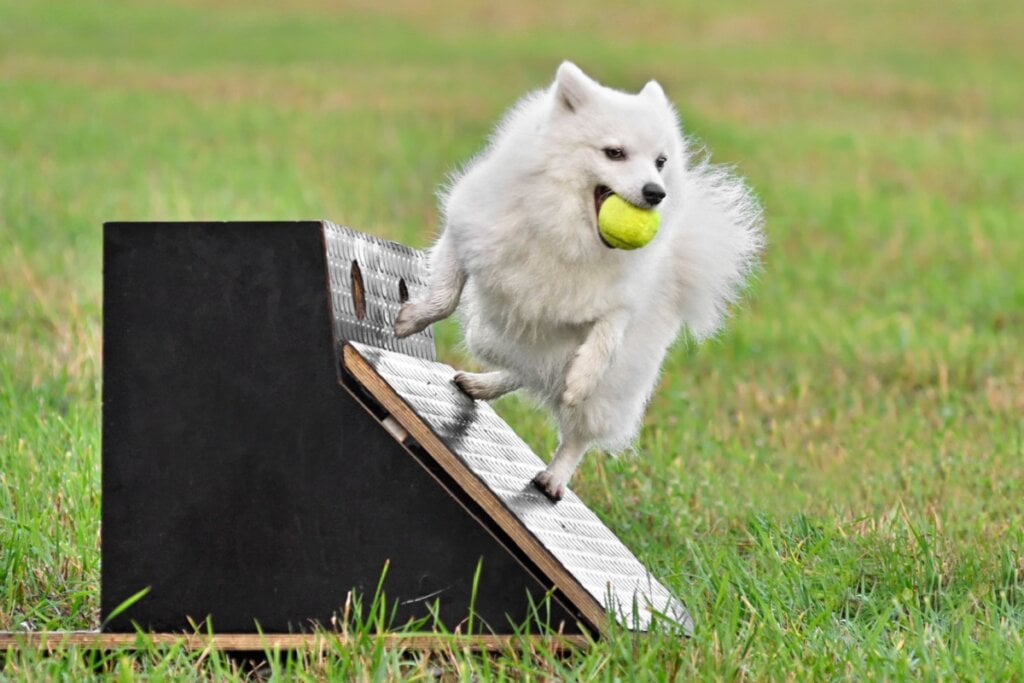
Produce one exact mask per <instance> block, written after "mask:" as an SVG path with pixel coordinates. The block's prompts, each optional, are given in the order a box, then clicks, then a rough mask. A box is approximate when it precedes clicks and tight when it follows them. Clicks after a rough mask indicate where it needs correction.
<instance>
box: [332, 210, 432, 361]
mask: <svg viewBox="0 0 1024 683" xmlns="http://www.w3.org/2000/svg"><path fill="white" fill-rule="evenodd" d="M323 226H324V243H325V245H326V248H327V271H328V275H329V278H330V286H331V312H332V315H333V322H334V338H335V341H337V342H338V343H339V344H340V343H341V342H344V341H353V342H361V343H363V344H371V345H373V346H377V347H380V348H383V349H390V350H392V351H400V352H402V353H405V354H408V355H410V356H416V357H417V358H426V359H429V360H434V359H435V358H436V357H437V356H436V354H435V350H434V333H433V332H432V331H431V329H430V328H429V327H428V328H427V329H426V330H424V331H423V332H419V333H417V334H414V335H411V336H409V337H407V338H405V339H398V338H397V337H395V334H394V330H393V326H394V321H395V316H396V315H397V314H398V309H399V307H400V306H401V305H402V299H401V297H400V294H399V292H400V289H401V287H402V285H401V284H400V283H402V282H404V286H405V289H406V290H407V291H410V292H412V291H417V290H420V289H421V288H424V287H426V281H425V280H424V273H425V272H426V256H427V255H426V253H425V252H422V251H418V250H416V249H412V248H410V247H407V246H405V245H403V244H398V243H396V242H389V241H387V240H384V239H380V238H379V237H374V236H372V235H366V234H363V233H361V232H356V231H355V230H350V229H348V228H345V227H342V226H340V225H336V224H334V223H331V222H330V221H323ZM353 262H356V263H358V264H359V271H360V274H361V277H362V282H363V291H364V299H365V302H366V306H365V313H364V315H363V316H362V317H360V316H359V315H357V312H356V306H355V302H354V299H353V291H352V263H353Z"/></svg>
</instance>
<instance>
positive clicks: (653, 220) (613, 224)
mask: <svg viewBox="0 0 1024 683" xmlns="http://www.w3.org/2000/svg"><path fill="white" fill-rule="evenodd" d="M660 224H661V214H659V213H658V212H657V211H651V210H648V209H641V208H638V207H636V206H633V205H632V204H630V203H629V202H627V201H626V200H625V199H623V198H622V197H620V196H619V195H617V194H613V195H611V196H610V197H608V199H605V200H604V203H603V204H601V211H600V212H599V213H598V215H597V228H598V230H599V231H600V232H601V237H603V238H604V241H605V242H607V243H608V244H609V245H610V246H613V247H615V248H616V249H639V248H640V247H642V246H644V245H645V244H647V243H648V242H650V241H651V240H653V239H654V236H655V235H657V234H658V226H659V225H660Z"/></svg>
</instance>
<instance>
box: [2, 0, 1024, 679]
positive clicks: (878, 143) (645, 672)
mask: <svg viewBox="0 0 1024 683" xmlns="http://www.w3.org/2000/svg"><path fill="white" fill-rule="evenodd" d="M678 5H679V6H677V4H676V3H670V2H658V3H653V4H652V5H651V6H650V7H645V6H642V5H635V6H633V7H632V8H629V9H627V8H626V6H625V5H623V6H622V7H618V8H614V7H608V8H603V9H601V8H597V7H595V6H594V5H593V3H590V2H583V1H582V0H570V1H569V2H566V3H561V4H557V5H556V4H553V3H505V4H504V5H503V6H501V7H492V8H488V9H483V8H480V7H476V6H471V5H470V4H469V3H465V2H463V1H461V0H448V1H446V2H443V3H429V4H428V3H418V2H412V1H411V0H402V1H401V2H394V3H375V2H369V1H366V0H364V1H360V2H356V3H354V4H352V5H351V6H345V7H343V6H342V4H341V3H331V2H327V0H304V1H303V2H299V3H292V4H290V5H289V7H290V8H289V9H287V10H285V9H282V4H281V3H273V2H271V1H270V0H263V1H262V2H241V1H240V0H239V1H237V2H236V1H232V0H219V1H216V2H198V1H191V2H165V3H158V2H152V1H147V2H138V3H128V2H98V1H94V0H76V1H73V2H71V1H69V2H50V1H46V2H19V1H17V0H0V630H3V629H23V628H31V629H81V628H91V627H95V626H96V623H97V607H98V579H99V571H100V567H99V537H100V529H99V510H100V497H99V454H100V429H99V416H100V404H99V382H100V379H99V377H100V373H99V370H100V364H101V344H100V310H101V306H100V304H101V297H102V292H101V288H100V275H101V249H100V247H101V230H100V226H101V224H102V222H103V221H105V220H113V219H123V220H131V219H225V220H227V219H274V218H278V219H297V218H318V217H324V218H331V219H333V220H336V221H339V222H342V223H346V224H348V225H351V226H353V227H356V228H359V229H362V230H366V231H369V232H373V233H376V234H379V235H382V236H385V237H389V238H393V239H398V240H401V241H405V242H408V243H411V244H413V245H417V246H424V245H426V244H427V243H428V242H429V240H430V239H431V236H432V235H433V233H434V231H435V230H436V227H437V217H436V212H435V200H434V194H433V193H434V191H435V189H436V188H437V187H438V185H439V184H440V183H441V182H442V181H443V178H444V176H445V174H446V173H447V172H448V171H449V170H450V169H451V168H453V167H454V166H455V165H457V164H458V163H460V162H462V161H464V160H466V159H467V158H468V157H469V156H470V155H472V154H473V152H474V151H475V150H477V149H478V148H479V147H480V146H481V144H482V142H483V140H484V137H485V135H486V134H487V132H488V130H489V128H490V127H491V125H492V124H493V122H494V121H495V119H496V118H497V117H498V116H499V115H500V114H501V112H502V111H503V110H504V109H505V108H506V107H507V106H508V105H510V104H511V103H512V102H513V101H514V100H515V99H516V98H517V97H518V96H519V95H520V94H522V93H523V92H525V91H526V90H527V89H530V88H534V87H539V86H543V85H545V84H546V83H547V82H548V81H549V80H550V78H551V77H552V75H553V73H554V69H555V67H556V66H557V64H558V62H559V61H560V60H562V59H564V58H572V59H574V60H575V61H577V62H578V63H580V64H581V65H582V66H583V67H584V68H585V69H588V70H589V71H591V72H592V73H593V74H595V75H596V76H598V77H599V78H601V79H602V80H604V81H605V82H607V83H609V84H611V85H615V86H618V87H622V88H626V89H638V88H639V87H640V86H641V85H642V84H643V83H644V82H645V81H646V80H647V79H649V78H652V77H654V78H657V79H659V80H660V81H661V82H662V84H663V85H664V86H665V89H666V90H667V92H668V93H669V94H670V96H671V97H672V98H673V99H674V100H675V101H676V102H677V103H678V106H679V109H680V113H681V115H682V118H683V121H684V126H685V127H686V129H687V131H688V132H689V133H690V134H693V135H695V136H697V137H698V138H699V139H701V140H702V141H704V142H705V143H706V144H707V145H708V147H709V148H710V149H711V150H713V153H714V155H713V158H714V159H715V160H716V161H719V162H723V163H729V164H733V165H735V166H736V167H737V168H738V169H739V170H740V172H741V173H743V174H744V175H745V176H747V177H748V178H749V179H750V182H751V183H752V185H753V186H754V188H755V189H756V191H757V193H758V194H759V196H760V197H761V198H762V200H763V202H764V204H765V207H766V216H767V224H768V235H769V239H770V248H769V250H768V252H767V254H766V260H765V267H764V269H763V271H762V272H761V274H760V276H759V279H758V280H757V282H756V283H755V284H754V286H753V288H752V290H751V292H750V296H749V297H748V298H747V300H746V302H745V303H744V304H743V305H742V306H741V307H740V308H739V309H738V310H737V312H736V315H735V317H734V320H733V321H732V323H731V325H730V327H729V328H728V330H727V331H726V332H725V333H724V334H723V335H721V337H720V338H719V339H717V340H715V341H713V342H711V343H708V344H706V345H704V346H702V347H700V348H689V347H685V346H680V347H678V348H676V350H675V351H674V353H673V354H672V355H671V358H670V360H669V362H668V364H667V367H666V369H665V370H666V371H665V373H664V378H663V380H662V382H661V385H660V387H659V389H658V391H657V394H656V398H655V399H654V401H653V403H652V405H651V407H650V411H649V413H648V416H647V420H646V427H645V429H644V432H643V434H642V436H641V439H640V442H639V444H638V450H639V452H640V454H641V457H638V458H624V459H619V460H610V459H604V458H600V457H590V458H588V459H587V460H586V461H585V463H584V465H583V467H582V469H581V471H580V473H579V475H578V478H577V480H576V481H575V489H576V490H577V492H578V493H579V494H580V495H581V496H582V497H583V498H584V499H585V500H586V501H588V502H589V503H590V504H591V505H592V507H593V508H594V509H595V510H596V511H598V513H599V514H600V515H601V516H602V517H603V518H604V519H605V520H606V521H607V522H608V524H609V525H610V526H611V527H612V528H613V529H614V530H615V531H616V532H617V533H619V534H620V536H621V537H622V539H623V540H624V541H625V542H626V544H627V545H628V546H630V547H631V548H633V549H634V550H635V551H636V552H637V554H638V555H639V556H640V557H641V558H642V559H643V560H644V561H645V562H647V563H648V564H649V566H650V567H651V568H652V570H653V571H654V573H655V574H656V575H658V576H660V577H662V578H663V579H664V580H665V582H666V584H668V585H669V586H670V588H672V589H673V590H674V591H675V592H676V593H677V594H678V595H679V596H680V597H682V598H683V599H684V601H685V602H686V603H687V604H688V605H689V607H690V609H691V611H692V612H693V614H694V616H695V618H696V621H697V624H698V625H697V631H696V634H695V637H694V638H692V639H691V640H689V641H685V642H681V641H680V640H679V639H678V638H677V637H676V635H675V634H672V633H668V632H666V633H659V634H655V635H652V636H651V637H649V638H646V639H640V640H634V639H633V638H632V637H630V636H628V635H625V634H623V635H615V636H613V637H611V638H610V639H608V640H607V641H604V642H601V643H600V644H598V645H596V646H595V647H593V648H591V649H590V650H589V651H587V652H586V653H579V654H576V655H574V656H570V657H569V658H567V659H558V658H555V657H553V656H552V655H551V654H550V653H546V652H535V653H530V652H525V653H524V652H516V651H510V652H508V653H506V654H505V655H503V656H500V657H496V658H493V659H491V658H480V657H474V656H471V655H468V654H463V653H455V654H452V655H450V656H447V657H442V658H439V659H435V660H430V661H428V660H424V659H416V658H412V659H408V658H406V659H403V658H402V656H401V654H400V653H397V652H388V651H382V650H379V649H377V648H375V647H373V645H372V642H371V643H364V644H363V645H362V646H360V647H357V648H353V649H352V650H351V651H348V652H341V653H337V654H336V655H335V656H333V657H328V658H326V659H324V658H318V657H316V656H313V655H311V656H309V657H304V658H298V659H295V660H292V661H287V662H285V661H281V662H277V665H276V668H275V674H280V675H289V674H291V675H294V674H301V675H304V676H308V677H310V678H313V677H332V676H333V677H338V678H342V679H346V678H359V679H366V680H369V679H371V678H372V679H374V680H381V679H388V678H402V677H410V678H415V677H422V678H430V677H431V676H432V675H433V673H434V669H433V668H432V667H435V666H439V667H441V671H443V672H447V673H448V674H450V675H451V676H452V677H462V678H466V679H467V680H468V679H470V678H472V677H474V676H478V677H482V678H490V677H499V676H509V677H524V678H532V677H541V678H543V677H556V678H572V677H576V676H578V677H580V678H585V679H590V678H599V679H607V680H630V679H634V678H656V679H673V678H677V677H678V678H684V679H688V678H694V677H699V678H709V679H729V680H733V679H754V680H759V679H784V678H791V679H833V678H839V679H853V680H863V679H868V678H873V679H902V678H951V677H962V678H966V679H978V680H1008V679H1015V680H1022V679H1024V530H1022V525H1024V508H1022V505H1024V504H1022V501H1024V218H1022V217H1024V146H1022V144H1021V140H1022V139H1024V114H1022V112H1024V79H1022V77H1021V74H1022V73H1024V47H1022V43H1021V42H1020V36H1021V35H1024V4H1021V3H1020V2H1012V1H1011V0H993V1H986V0H982V1H979V2H970V3H967V2H963V3H960V2H942V3H936V2H924V1H911V2H904V3H890V2H883V1H881V0H871V1H870V2H865V3H839V2H831V1H830V2H822V3H814V4H811V3H798V2H793V1H791V0H781V1H780V2H775V3H770V4H769V3H765V4H763V5H761V4H756V5H755V4H748V3H741V2H734V1H732V0H729V1H728V2H711V1H710V0H709V1H707V2H701V3H686V4H685V5H683V4H682V3H678ZM428 7H429V8H430V9H427V8H428ZM440 338H441V340H442V351H443V353H444V355H445V356H446V357H447V358H448V359H450V360H452V361H453V362H455V363H456V364H464V363H465V362H466V361H465V360H463V359H462V358H461V356H460V351H459V349H458V331H457V329H456V328H455V327H454V326H452V325H451V324H448V323H446V324H444V325H443V326H442V329H441V332H440ZM499 408H500V410H501V412H502V413H503V414H504V415H506V416H507V418H508V419H509V421H510V422H511V423H512V424H513V425H514V426H515V427H516V429H517V430H518V431H519V432H520V433H521V434H522V435H523V436H524V438H526V439H527V440H528V441H529V442H530V443H531V444H532V445H534V446H535V447H536V448H537V449H538V450H539V452H541V453H545V452H548V451H549V450H550V448H551V447H552V446H553V445H554V434H553V433H552V430H551V428H550V426H549V425H548V423H547V421H546V419H545V417H544V416H543V415H542V414H541V413H539V412H538V411H536V410H535V409H534V408H532V407H531V406H529V405H528V404H527V403H525V402H519V401H517V400H515V399H512V400H504V401H503V402H502V403H501V404H500V405H499ZM0 660H2V661H0V678H5V677H10V678H17V677H22V676H24V677H30V678H34V679H42V678H57V677H67V678H72V679H73V678H78V677H80V676H84V675H87V674H89V675H91V674H94V673H102V672H106V673H109V674H111V675H114V676H118V677H121V678H130V677H131V676H132V675H135V676H145V677H152V678H158V679H159V678H172V677H179V676H195V677H220V676H223V675H237V676H239V677H242V676H244V672H243V671H239V670H237V669H234V668H232V667H234V666H235V665H234V664H232V662H230V661H228V660H224V659H222V658H219V657H216V656H213V657H208V656H201V655H199V654H194V655H189V654H186V653H182V652H179V651H171V652H162V653H161V652H149V653H144V654H142V655H140V656H138V657H134V658H133V657H128V656H124V655H123V654H122V653H113V654H112V655H110V656H109V657H108V658H107V659H105V660H104V661H103V662H101V663H100V664H98V665H96V666H93V664H95V662H89V661H88V660H86V659H84V658H82V657H81V656H75V655H66V656H53V657H45V656H41V655H40V654H39V653H31V652H29V653H20V654H10V655H8V656H7V657H6V658H3V657H0Z"/></svg>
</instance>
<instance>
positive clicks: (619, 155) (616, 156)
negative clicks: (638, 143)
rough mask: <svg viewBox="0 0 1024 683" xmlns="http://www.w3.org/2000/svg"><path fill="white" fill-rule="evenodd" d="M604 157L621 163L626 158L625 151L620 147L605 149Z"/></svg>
mask: <svg viewBox="0 0 1024 683" xmlns="http://www.w3.org/2000/svg"><path fill="white" fill-rule="evenodd" d="M604 155H605V156H606V157H608V158H609V159H611V160H613V161H622V160H623V159H625V158H626V150H624V149H622V148H621V147H605V148H604Z"/></svg>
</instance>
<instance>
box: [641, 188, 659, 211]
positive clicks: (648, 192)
mask: <svg viewBox="0 0 1024 683" xmlns="http://www.w3.org/2000/svg"><path fill="white" fill-rule="evenodd" d="M641 192H643V193H644V199H646V200H647V203H648V204H650V205H651V206H657V205H658V204H660V203H661V200H662V199H664V198H665V188H663V187H662V186H661V185H658V184H657V183H647V184H646V185H644V187H643V189H642V190H641Z"/></svg>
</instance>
